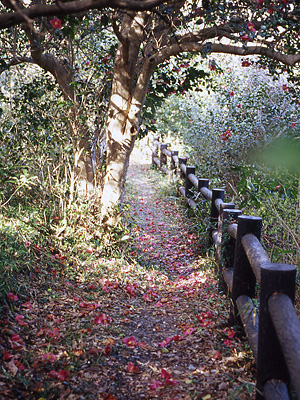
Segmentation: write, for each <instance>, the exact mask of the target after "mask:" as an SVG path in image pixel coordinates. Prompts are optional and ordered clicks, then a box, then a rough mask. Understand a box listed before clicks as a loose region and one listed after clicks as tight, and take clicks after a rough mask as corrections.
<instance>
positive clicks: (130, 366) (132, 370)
mask: <svg viewBox="0 0 300 400" xmlns="http://www.w3.org/2000/svg"><path fill="white" fill-rule="evenodd" d="M127 371H128V372H130V373H133V374H138V373H139V372H141V371H140V369H139V367H137V366H136V365H134V364H133V363H132V362H131V361H129V363H128V365H127Z"/></svg>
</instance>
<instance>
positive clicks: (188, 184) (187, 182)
mask: <svg viewBox="0 0 300 400" xmlns="http://www.w3.org/2000/svg"><path fill="white" fill-rule="evenodd" d="M195 172H196V168H195V167H194V166H192V165H187V167H186V173H185V196H186V197H192V195H193V192H192V191H191V189H192V188H193V187H194V185H193V184H192V182H191V181H190V180H189V174H194V175H195Z"/></svg>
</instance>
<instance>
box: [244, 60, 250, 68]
mask: <svg viewBox="0 0 300 400" xmlns="http://www.w3.org/2000/svg"><path fill="white" fill-rule="evenodd" d="M250 65H251V62H250V61H249V60H244V61H242V67H250Z"/></svg>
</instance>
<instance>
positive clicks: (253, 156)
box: [155, 57, 300, 263]
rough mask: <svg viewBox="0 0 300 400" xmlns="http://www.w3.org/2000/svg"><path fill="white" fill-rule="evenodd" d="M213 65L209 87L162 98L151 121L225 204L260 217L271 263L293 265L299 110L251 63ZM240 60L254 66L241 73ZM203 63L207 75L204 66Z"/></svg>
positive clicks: (283, 84)
mask: <svg viewBox="0 0 300 400" xmlns="http://www.w3.org/2000/svg"><path fill="white" fill-rule="evenodd" d="M222 60H223V61H222ZM216 61H217V62H215V64H217V65H221V68H220V67H218V71H216V69H215V68H213V71H212V72H211V73H212V74H213V75H214V78H215V81H214V84H213V85H212V84H211V83H210V82H209V85H205V84H203V85H201V86H195V87H194V88H193V90H192V91H189V92H188V93H187V95H186V96H185V97H184V98H182V97H179V96H176V95H172V96H171V97H169V98H168V99H167V100H166V101H165V103H164V104H163V106H162V109H163V112H161V111H160V110H158V112H157V114H156V116H155V120H156V127H157V131H158V132H160V133H161V135H162V136H164V135H166V134H168V135H169V137H173V138H175V141H177V142H178V143H179V144H180V145H181V146H183V149H184V153H185V154H187V155H189V157H190V159H191V160H190V162H191V164H194V165H195V166H196V171H197V175H198V176H199V177H202V178H209V179H210V182H211V187H220V186H223V185H226V192H227V196H228V200H229V201H231V202H235V203H236V204H237V206H238V207H239V208H242V209H243V211H244V213H246V214H250V215H261V216H262V217H263V218H264V221H265V222H264V223H265V228H264V229H265V230H264V240H265V245H266V247H268V248H270V250H271V252H272V257H273V259H274V260H275V259H276V260H280V261H281V262H284V261H287V262H294V263H297V262H298V261H297V260H298V259H299V256H298V255H297V254H298V253H297V252H299V225H298V223H297V221H298V219H299V208H298V206H297V204H298V202H299V188H298V185H299V137H298V126H299V120H300V109H299V104H297V103H295V101H294V90H293V87H291V86H290V84H288V83H287V81H286V80H285V78H284V77H282V78H281V79H280V80H279V81H278V80H275V79H273V78H272V77H270V76H269V75H268V74H267V73H266V72H265V70H263V69H261V68H260V67H259V66H258V65H255V60H254V61H252V60H251V63H250V61H249V60H240V59H236V58H231V59H230V58H229V59H228V58H227V59H226V58H225V59H224V57H220V58H218V59H217V60H216ZM244 61H247V63H246V64H244V65H248V63H250V64H253V66H251V67H249V66H248V67H242V65H243V62H244ZM204 62H205V63H207V64H208V65H207V69H210V70H211V66H212V64H211V60H209V61H208V62H207V61H206V60H204ZM229 65H230V67H229ZM202 68H203V67H202ZM289 87H290V90H288V88H289ZM296 89H297V87H296V88H295V90H296ZM170 148H171V149H172V150H176V147H174V145H173V144H171V146H170ZM202 220H203V218H201V216H200V217H199V226H200V228H199V229H200V230H201V226H203V223H205V221H202Z"/></svg>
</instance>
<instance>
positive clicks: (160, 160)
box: [159, 144, 168, 168]
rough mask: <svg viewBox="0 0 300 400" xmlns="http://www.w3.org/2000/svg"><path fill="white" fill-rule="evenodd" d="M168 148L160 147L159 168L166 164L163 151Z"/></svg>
mask: <svg viewBox="0 0 300 400" xmlns="http://www.w3.org/2000/svg"><path fill="white" fill-rule="evenodd" d="M167 147H168V145H167V144H161V145H160V159H159V167H160V168H161V167H163V166H164V165H166V164H167V156H166V155H165V154H164V153H163V150H166V149H167Z"/></svg>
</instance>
